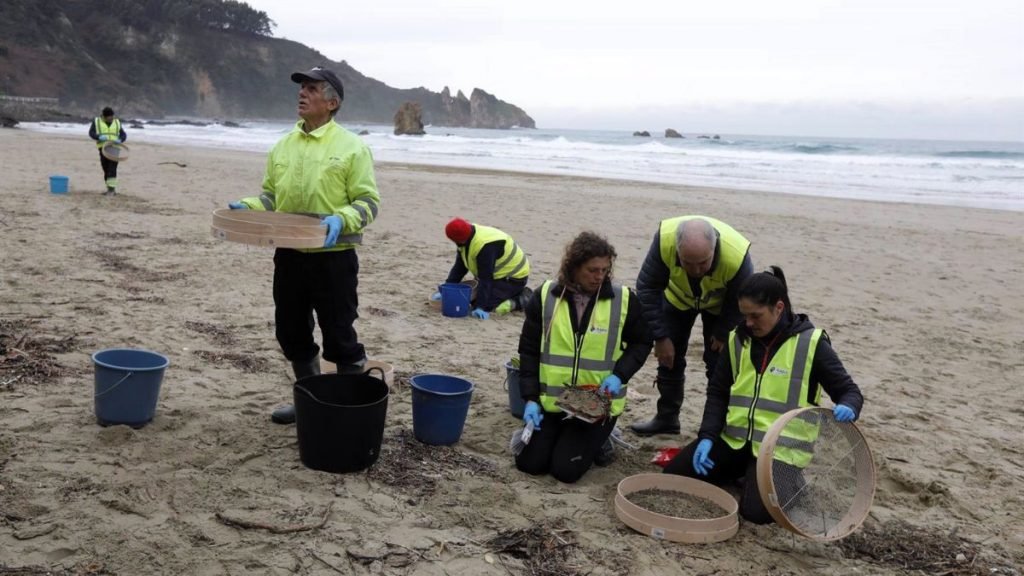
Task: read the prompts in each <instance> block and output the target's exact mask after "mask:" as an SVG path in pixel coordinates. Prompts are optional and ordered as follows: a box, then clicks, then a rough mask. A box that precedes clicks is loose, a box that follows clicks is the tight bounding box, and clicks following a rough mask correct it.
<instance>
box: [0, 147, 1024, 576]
mask: <svg viewBox="0 0 1024 576" xmlns="http://www.w3.org/2000/svg"><path fill="white" fill-rule="evenodd" d="M84 131H85V130H84V128H83V135H82V137H81V138H71V137H64V136H48V135H43V134H38V133H32V132H27V131H24V130H11V129H6V130H0V158H2V159H3V165H4V166H5V167H6V170H5V171H4V172H5V177H4V179H3V180H2V181H0V263H2V267H0V338H2V340H0V342H2V343H4V344H5V345H6V347H5V348H4V349H3V352H4V353H5V354H6V356H0V362H3V363H0V423H2V424H0V574H12V573H15V574H43V573H46V572H45V571H44V569H48V570H51V571H53V573H58V574H64V573H67V574H202V575H206V574H210V575H213V574H295V573H298V574H417V575H442V574H450V575H456V574H466V575H490V574H494V575H500V574H531V575H532V574H591V575H594V576H600V575H626V574H636V575H661V574H666V575H667V574H703V575H712V574H717V575H730V574H772V575H798V574H799V575H806V574H820V575H826V574H829V575H831V574H881V575H897V574H922V573H923V574H955V575H961V574H978V575H981V574H1012V573H1019V571H1020V570H1021V566H1024V432H1022V427H1021V423H1022V421H1024V402H1022V401H1024V391H1022V385H1024V303H1022V301H1021V286H1022V285H1024V213H1020V212H1009V211H1005V212H1001V211H988V210H979V209H965V208H954V207H942V206H922V205H910V204H894V203H893V204H889V203H870V202H855V201H847V200H836V199H825V198H812V197H806V196H788V195H782V194H767V193H748V192H738V191H730V190H718V189H701V188H689V187H683V186H671V185H657V184H639V183H631V182H619V181H611V180H596V179H584V178H571V177H554V176H543V175H528V174H513V173H502V172H486V171H468V170H458V169H448V168H430V167H420V166H407V165H379V166H378V169H377V179H378V184H379V189H380V193H381V198H382V206H381V213H380V216H379V218H378V220H377V222H375V223H374V224H373V225H372V226H371V227H370V228H369V229H368V230H367V232H366V236H365V241H364V245H363V246H362V248H361V249H360V250H359V257H360V262H361V272H360V290H359V295H360V309H361V318H360V319H359V321H358V322H357V323H356V329H357V330H358V332H359V334H360V337H361V340H362V342H363V343H364V344H365V346H366V348H367V352H368V354H369V355H370V357H371V358H374V359H378V360H382V361H384V362H388V363H390V364H392V365H393V366H394V368H395V371H396V383H395V386H394V388H393V391H392V395H391V398H390V403H389V407H388V416H387V429H386V433H385V440H384V446H383V454H382V456H381V458H380V460H379V461H378V462H377V464H375V465H374V466H373V467H372V468H371V469H370V470H369V471H368V472H360V473H353V474H346V475H332V474H327V473H322V472H315V471H312V470H309V469H307V468H305V467H304V466H303V465H302V464H301V463H300V461H299V458H298V449H297V442H296V437H295V428H294V426H278V425H275V424H272V423H271V422H270V419H269V417H268V415H269V411H270V410H271V409H272V408H273V407H274V406H276V405H278V404H280V403H283V402H285V401H290V399H291V380H290V369H289V366H288V364H287V362H286V361H285V360H284V358H283V356H282V355H281V353H280V350H279V348H278V345H277V342H276V341H275V339H274V326H273V301H272V295H271V281H272V271H273V264H272V255H273V253H272V251H271V250H269V249H261V248H256V247H250V246H245V245H241V244H234V243H228V242H223V241H220V240H217V239H215V238H213V237H212V235H211V234H210V221H211V218H210V213H211V211H212V210H214V209H216V208H221V207H224V206H226V204H227V202H228V201H230V200H234V199H237V198H239V197H242V196H248V195H252V194H254V193H255V192H256V191H258V190H259V186H260V182H261V178H262V172H263V166H264V162H265V155H263V154H258V153H247V152H231V151H217V150H211V149H190V148H179V147H170V146H156V145H151V144H147V143H142V142H132V141H131V140H129V142H128V144H129V145H131V151H132V156H131V158H130V160H129V161H127V162H125V163H124V164H123V165H122V166H121V167H120V171H119V180H120V186H119V194H118V195H117V196H116V197H104V196H103V195H102V194H101V192H102V191H103V180H102V173H101V170H100V167H99V162H98V159H97V153H96V149H95V147H94V146H93V144H92V142H90V141H89V140H88V139H87V138H86V137H85V134H84ZM57 173H59V174H64V175H67V176H69V177H70V188H71V189H70V193H69V194H66V195H57V194H51V193H50V192H49V189H48V176H49V175H50V174H57ZM682 214H706V215H710V216H714V217H716V218H719V219H721V220H723V221H725V222H728V223H729V224H731V225H732V226H734V227H735V228H736V229H738V230H739V231H741V232H743V233H744V234H745V235H746V236H747V237H748V238H749V239H750V240H751V241H752V243H753V246H752V248H751V253H752V255H753V258H754V262H755V267H756V268H758V269H763V268H764V267H765V266H767V265H768V264H778V265H780V266H782V267H783V269H784V270H785V272H786V275H787V278H788V279H789V282H790V290H791V296H792V301H793V305H794V307H795V308H796V310H797V311H799V312H805V313H807V314H809V315H810V317H811V319H812V321H814V322H815V324H816V325H818V326H820V327H823V328H825V329H826V330H827V331H828V333H829V334H830V336H831V338H832V343H833V346H834V347H835V349H836V350H837V351H838V353H839V355H840V357H841V358H842V359H843V361H844V363H845V364H846V367H847V369H848V370H849V372H850V373H851V375H852V376H853V378H854V380H855V381H856V382H857V383H858V384H859V385H860V387H861V389H862V391H863V392H864V396H865V408H864V413H863V415H862V418H861V420H860V423H859V425H860V427H861V429H862V430H863V432H864V433H865V435H866V436H867V438H868V440H869V441H870V445H871V449H872V451H873V453H874V459H875V463H876V466H877V469H878V485H877V493H876V495H875V500H874V506H873V508H872V511H871V514H870V516H869V518H868V520H867V522H866V523H865V526H864V529H863V530H862V531H861V532H860V533H859V534H858V535H856V536H854V537H851V539H848V540H847V541H844V542H841V543H815V542H810V541H807V540H803V539H801V538H798V537H796V536H794V535H792V534H790V533H788V532H786V531H784V530H782V529H781V528H779V527H776V526H753V525H750V524H746V523H743V524H741V527H740V531H739V533H738V534H737V535H736V536H735V537H734V538H732V539H730V540H728V541H726V542H723V543H719V544H711V545H679V544H672V543H666V542H663V541H658V540H655V539H652V538H649V537H646V536H644V535H641V534H638V533H636V532H634V531H632V530H631V529H629V528H628V527H626V526H625V525H624V524H622V523H621V522H620V521H619V520H617V519H616V518H615V516H614V512H613V505H612V497H613V496H614V492H615V486H616V483H617V482H618V481H619V480H621V479H622V478H624V477H626V476H629V475H631V474H635V473H639V472H657V471H660V469H659V468H657V467H656V466H654V465H652V464H650V463H649V462H648V461H649V460H650V458H651V457H652V456H653V454H654V452H655V450H656V449H658V448H661V447H667V446H678V445H681V444H683V443H686V442H689V441H690V440H691V439H692V438H693V437H694V436H695V434H696V430H697V426H698V424H699V419H700V415H701V414H702V411H703V405H704V382H703V381H702V380H703V378H702V375H701V374H702V370H701V369H699V368H698V367H699V366H700V361H699V346H698V345H697V343H696V339H695V340H694V345H691V349H690V353H689V367H688V381H687V390H686V400H685V403H684V407H683V415H682V427H683V432H682V435H681V437H678V438H671V439H670V438H667V437H657V438H650V439H644V438H639V437H636V436H634V435H633V434H632V433H631V432H629V431H628V426H626V425H627V424H629V423H631V422H633V421H636V420H640V419H646V418H647V417H649V416H650V415H651V414H652V413H653V411H654V403H655V400H656V391H655V389H654V388H653V387H652V385H651V382H652V381H653V378H654V372H655V360H654V359H653V358H651V359H649V360H648V363H647V365H646V366H645V367H644V368H643V370H642V371H641V372H640V373H639V374H638V375H637V376H636V378H635V379H634V380H633V381H632V382H631V387H630V391H629V398H630V403H629V405H628V406H627V408H626V413H625V414H624V415H623V417H622V419H621V420H620V424H621V426H620V427H621V428H623V429H624V431H625V439H626V440H627V441H628V442H630V443H632V444H635V445H637V446H638V447H639V449H638V450H637V451H635V452H629V451H625V450H620V451H619V453H618V458H617V460H616V461H615V463H614V464H613V465H611V466H609V467H606V468H594V469H593V470H591V471H590V472H589V473H588V474H587V475H586V476H585V477H584V478H583V479H582V481H580V482H579V483H578V484H575V485H565V484H560V483H558V482H557V481H554V480H552V479H551V478H534V477H529V476H525V475H523V474H521V473H519V472H518V471H517V470H516V469H515V467H514V465H513V463H512V460H511V457H510V454H509V452H508V439H509V436H510V434H511V433H512V432H513V431H514V430H515V429H516V428H517V427H518V425H519V421H518V420H517V419H516V418H514V417H512V416H511V415H510V414H509V412H508V402H507V396H506V392H505V390H503V388H502V384H503V379H504V369H503V368H502V366H503V364H504V363H505V361H506V360H508V359H509V358H510V357H511V356H512V355H513V354H514V353H515V348H516V345H517V343H518V335H519V330H520V328H521V324H522V316H521V314H512V315H509V316H506V317H492V319H491V320H488V321H478V320H475V319H472V318H459V319H452V318H445V317H442V316H441V315H440V313H439V312H437V311H435V310H433V309H432V308H431V307H429V306H428V305H427V304H426V299H427V297H428V296H429V295H430V294H431V292H432V291H433V290H434V288H435V286H436V285H437V284H438V283H439V282H441V281H443V280H444V278H445V275H446V274H447V271H448V269H449V267H450V265H451V261H452V257H453V254H454V250H453V246H452V244H451V243H449V242H448V241H447V239H446V238H445V237H444V234H443V227H444V224H445V223H446V222H447V221H448V220H449V219H450V218H451V217H453V216H462V217H464V218H466V219H468V220H470V221H474V222H480V223H484V224H488V225H493V226H497V227H499V228H501V229H503V230H505V231H507V232H509V233H510V234H512V236H513V237H515V238H516V240H517V241H518V242H519V244H520V245H521V246H522V247H523V248H524V249H525V250H526V251H527V253H528V255H529V257H530V260H531V264H532V269H533V274H532V276H531V280H530V285H531V286H534V287H535V286H537V285H539V284H540V283H541V282H542V281H543V280H544V279H545V278H547V277H549V276H550V275H553V274H554V272H555V270H556V267H557V265H558V262H559V260H560V258H561V252H562V248H563V246H564V244H565V242H566V241H567V240H569V239H570V238H571V237H573V236H574V235H575V234H576V233H577V232H578V231H580V230H582V229H592V230H595V231H598V232H600V233H602V234H604V235H606V236H607V237H608V239H609V240H610V241H611V242H612V243H613V244H614V245H615V246H616V248H617V250H618V253H619V259H618V261H617V263H616V268H615V276H616V278H617V279H618V280H619V281H621V282H623V283H624V284H628V285H632V284H633V283H634V282H635V279H636V274H637V271H638V269H639V267H640V264H641V263H642V261H643V257H644V255H645V253H646V250H647V248H648V246H649V243H650V240H651V238H652V236H653V234H654V231H655V229H656V227H657V223H658V221H659V220H661V219H662V218H667V217H671V216H676V215H682ZM695 334H696V335H699V332H698V331H695ZM112 347H133V348H144V349H149V350H154V351H157V352H160V353H161V354H164V355H165V356H167V357H168V358H169V359H170V367H169V368H168V369H167V371H166V374H165V376H164V380H163V386H162V391H161V395H160V401H159V405H158V407H157V412H156V417H155V419H154V420H153V422H152V423H150V424H149V425H148V426H146V427H144V428H141V429H138V430H134V429H131V428H128V427H126V426H114V427H108V428H102V427H100V426H98V425H97V424H96V421H95V417H94V414H93V406H94V401H93V372H94V369H93V364H92V361H91V359H90V355H91V354H92V353H93V352H96V351H98V350H102V349H105V348H112ZM26 359H29V360H31V361H32V362H33V363H34V364H32V366H33V367H34V368H33V369H32V370H28V371H26V370H24V369H23V368H24V366H23V363H24V362H25V361H26ZM421 373H447V374H454V375H458V376H462V377H464V378H467V379H469V380H471V381H472V382H474V383H475V385H476V389H475V391H474V395H473V401H472V405H471V408H470V413H469V417H468V420H467V423H466V427H465V430H464V433H463V435H462V439H461V441H460V442H459V444H457V445H456V446H455V447H454V448H452V449H431V448H428V447H425V446H420V445H417V444H416V443H415V441H414V440H410V436H411V431H412V415H411V404H410V402H411V400H410V397H411V393H410V389H409V387H408V385H407V378H408V377H409V376H410V375H414V374H421ZM232 520H234V521H232ZM240 524H247V525H248V527H246V526H242V525H240ZM260 526H263V527H260ZM894 542H903V543H905V544H906V546H908V547H910V549H911V552H913V551H915V550H916V551H918V552H921V554H923V558H924V559H923V560H921V561H920V562H919V563H913V562H911V560H909V559H911V558H913V557H916V556H914V554H912V553H911V552H899V551H893V550H890V549H888V548H886V546H890V547H891V546H893V543H894ZM545 545H546V546H545ZM526 551H529V558H526V559H524V558H523V555H524V554H525V552H526ZM872 551H874V554H873V553H872ZM957 554H964V559H962V560H960V561H959V562H958V561H957V560H956V556H957ZM873 555H874V556H878V557H877V558H873V557H872V556H873ZM538 559H547V560H548V561H549V564H547V566H548V567H549V569H552V570H553V571H549V572H544V571H541V568H540V567H538V566H537V565H536V560H538ZM915 562H916V561H915ZM15 567H22V568H23V569H24V571H22V572H16V571H14V570H13V568H15ZM25 567H32V568H25Z"/></svg>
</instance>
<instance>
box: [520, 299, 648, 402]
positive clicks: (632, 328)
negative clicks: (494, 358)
mask: <svg viewBox="0 0 1024 576" xmlns="http://www.w3.org/2000/svg"><path fill="white" fill-rule="evenodd" d="M623 289H624V290H628V288H626V287H623ZM561 293H562V286H561V285H560V284H559V283H557V282H552V283H551V287H550V293H549V298H557V297H558V295H559V294H561ZM571 294H572V292H571V291H570V290H568V289H567V290H566V297H567V298H569V300H568V301H569V317H570V318H571V319H572V329H573V332H574V333H577V334H578V333H579V332H580V331H581V328H580V326H583V328H582V330H586V327H587V326H588V325H589V324H590V315H591V313H593V311H594V302H595V299H593V298H592V299H591V300H590V303H589V304H588V305H587V309H586V310H585V311H584V312H583V317H582V318H577V317H576V307H575V306H573V304H572V300H571V296H570V295H571ZM540 297H541V291H540V290H537V291H536V292H534V293H533V296H532V297H531V298H530V302H529V303H528V304H527V305H526V310H525V312H526V320H524V321H523V331H522V333H521V334H520V336H519V362H520V364H519V392H520V395H521V396H522V397H523V398H524V399H525V400H533V401H534V402H536V401H537V400H538V398H539V397H540V341H541V336H542V335H543V333H542V330H543V326H542V324H543V323H544V311H543V310H542V309H541V303H540ZM612 297H614V293H613V292H612V285H611V282H610V281H608V280H606V281H605V283H604V284H602V285H601V290H600V292H599V293H598V298H599V299H602V300H604V299H608V298H612ZM622 345H623V347H624V349H623V353H622V356H621V357H619V360H618V362H616V363H615V368H614V369H613V370H612V373H614V374H615V375H616V376H618V377H619V378H620V379H621V380H622V383H623V384H625V383H626V382H629V379H630V378H632V377H633V375H634V374H636V373H637V371H638V370H640V368H642V367H643V365H644V362H646V361H647V357H648V356H649V355H650V353H651V348H652V347H653V344H652V340H651V336H650V334H649V333H648V331H647V323H646V322H645V321H644V315H643V310H642V306H641V304H640V299H639V298H637V296H636V293H635V292H633V291H632V290H630V293H629V306H628V308H627V310H626V323H625V324H624V325H623V327H622Z"/></svg>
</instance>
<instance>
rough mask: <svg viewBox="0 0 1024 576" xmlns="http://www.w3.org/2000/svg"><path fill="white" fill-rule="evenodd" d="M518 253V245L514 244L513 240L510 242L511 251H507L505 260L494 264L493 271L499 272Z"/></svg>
mask: <svg viewBox="0 0 1024 576" xmlns="http://www.w3.org/2000/svg"><path fill="white" fill-rule="evenodd" d="M518 252H519V244H516V241H515V240H513V241H512V250H510V251H509V253H508V256H505V258H504V259H502V261H501V262H496V263H495V264H494V269H495V270H501V269H502V268H503V267H504V266H505V265H506V264H508V263H509V262H511V261H512V258H515V255H516V254H517V253H518Z"/></svg>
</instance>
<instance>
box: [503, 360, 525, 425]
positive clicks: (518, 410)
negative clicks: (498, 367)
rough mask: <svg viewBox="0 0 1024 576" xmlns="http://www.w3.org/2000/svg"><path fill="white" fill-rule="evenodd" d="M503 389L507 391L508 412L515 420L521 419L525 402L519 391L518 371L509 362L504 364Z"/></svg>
mask: <svg viewBox="0 0 1024 576" xmlns="http://www.w3.org/2000/svg"><path fill="white" fill-rule="evenodd" d="M505 389H506V390H508V410H509V412H511V413H512V415H513V416H515V417H516V418H522V417H523V410H525V409H526V401H525V400H523V397H522V395H521V393H520V390H519V369H518V368H516V367H515V366H513V365H512V361H511V360H509V361H508V362H505Z"/></svg>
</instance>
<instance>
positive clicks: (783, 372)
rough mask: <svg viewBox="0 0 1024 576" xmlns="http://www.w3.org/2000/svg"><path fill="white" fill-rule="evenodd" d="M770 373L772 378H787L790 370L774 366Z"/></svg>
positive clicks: (769, 370)
mask: <svg viewBox="0 0 1024 576" xmlns="http://www.w3.org/2000/svg"><path fill="white" fill-rule="evenodd" d="M768 373H769V374H771V375H772V376H785V375H787V374H789V370H786V369H785V368H779V367H778V366H772V367H771V368H769V369H768Z"/></svg>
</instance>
